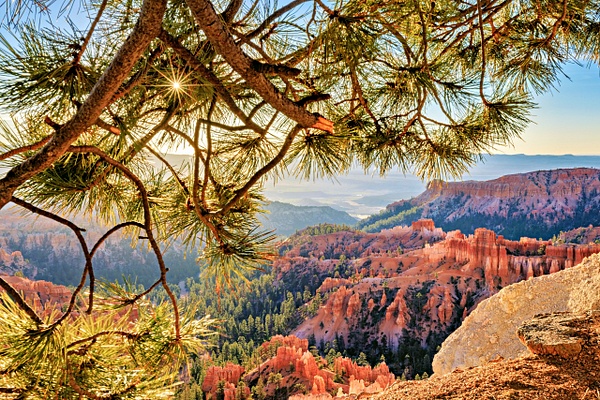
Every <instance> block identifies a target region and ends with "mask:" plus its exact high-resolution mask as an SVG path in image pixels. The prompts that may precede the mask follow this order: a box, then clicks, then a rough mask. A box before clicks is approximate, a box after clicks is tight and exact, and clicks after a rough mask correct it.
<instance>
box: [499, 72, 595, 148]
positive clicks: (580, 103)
mask: <svg viewBox="0 0 600 400" xmlns="http://www.w3.org/2000/svg"><path fill="white" fill-rule="evenodd" d="M565 72H566V74H567V75H568V76H569V77H570V78H571V79H570V80H569V79H566V78H563V79H562V80H561V83H560V85H559V86H558V87H557V90H555V91H553V92H551V93H546V94H544V95H543V96H540V97H538V98H537V99H536V100H535V101H536V102H537V103H538V108H537V109H536V110H533V115H532V119H533V121H534V123H533V124H530V125H529V126H528V128H527V129H526V131H525V133H524V134H523V135H522V140H515V142H514V146H513V147H504V148H499V149H498V152H499V153H504V154H521V153H522V154H576V155H600V70H599V69H598V67H597V66H594V65H592V66H589V67H586V66H578V65H574V64H571V65H567V66H566V68H565Z"/></svg>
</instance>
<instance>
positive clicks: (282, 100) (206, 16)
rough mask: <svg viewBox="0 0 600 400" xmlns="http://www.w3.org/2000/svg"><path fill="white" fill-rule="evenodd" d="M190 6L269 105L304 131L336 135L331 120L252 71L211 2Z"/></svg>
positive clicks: (218, 47)
mask: <svg viewBox="0 0 600 400" xmlns="http://www.w3.org/2000/svg"><path fill="white" fill-rule="evenodd" d="M186 3H187V5H188V6H189V7H190V9H191V10H192V14H193V15H194V17H195V19H196V22H197V23H198V25H199V26H200V27H201V28H202V30H203V31H204V33H205V34H206V36H207V37H208V39H209V40H210V42H211V43H212V45H213V46H214V48H215V50H216V51H217V52H218V53H219V54H220V55H221V56H222V57H223V58H224V59H225V60H226V61H227V62H228V63H229V65H231V67H232V68H233V69H234V70H235V71H236V72H237V73H238V74H240V76H241V77H242V78H243V79H244V80H245V81H246V82H247V83H248V84H249V85H250V87H251V88H252V89H254V90H255V91H256V92H257V93H258V94H259V95H260V96H261V97H262V98H263V99H264V100H265V101H266V102H267V103H269V104H270V105H271V106H272V107H273V108H275V109H276V110H278V111H280V112H281V113H283V114H284V115H286V116H287V117H288V118H290V119H292V120H294V121H296V122H297V123H299V124H300V126H302V127H304V128H315V129H321V130H324V131H326V132H329V133H332V132H333V123H332V122H331V121H329V120H327V119H325V118H323V117H322V116H320V115H315V114H312V113H310V112H308V111H307V110H306V109H304V108H303V107H300V106H298V105H297V104H295V103H294V102H292V101H291V100H289V99H287V98H286V97H284V96H283V95H282V94H281V93H280V92H279V91H278V90H277V88H276V87H275V86H274V85H273V84H272V83H271V82H270V81H269V80H268V79H267V78H266V77H265V76H264V75H263V74H260V73H258V72H257V71H255V70H254V69H253V68H252V60H251V59H250V58H249V57H248V56H247V55H246V54H244V53H243V51H242V50H241V49H240V48H239V47H238V45H237V44H236V43H235V41H234V40H233V37H232V36H231V34H230V33H229V31H228V30H227V29H226V27H225V26H224V25H223V23H222V22H221V20H220V19H219V16H218V14H217V13H216V12H215V9H214V7H213V5H212V3H211V2H210V1H208V0H186Z"/></svg>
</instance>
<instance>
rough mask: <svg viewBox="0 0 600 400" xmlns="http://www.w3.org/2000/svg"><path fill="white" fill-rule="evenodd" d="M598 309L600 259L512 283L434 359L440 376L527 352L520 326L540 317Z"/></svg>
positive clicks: (476, 312)
mask: <svg viewBox="0 0 600 400" xmlns="http://www.w3.org/2000/svg"><path fill="white" fill-rule="evenodd" d="M598 309H600V255H598V254H595V255H593V256H590V257H588V258H587V259H585V260H584V261H583V262H582V263H581V264H580V265H578V266H576V267H575V268H570V269H567V270H564V271H560V272H557V273H554V274H551V275H545V276H541V277H537V278H533V279H529V280H526V281H523V282H519V283H516V284H514V285H510V286H508V287H506V288H504V289H502V290H501V291H500V292H498V293H497V294H496V295H494V296H492V297H490V298H489V299H487V300H484V301H482V302H481V304H479V306H478V307H477V308H476V309H475V310H474V311H473V312H472V313H471V314H470V315H469V316H468V317H467V318H466V319H465V321H464V322H463V324H462V325H461V326H460V328H458V329H457V330H456V331H455V332H454V333H452V334H451V335H450V336H449V337H448V338H447V339H446V341H444V343H443V344H442V347H441V349H440V351H439V352H438V353H437V354H436V356H435V358H434V359H433V370H434V372H435V373H436V374H445V373H448V372H451V371H453V370H454V369H456V368H468V367H473V366H477V365H481V364H483V363H486V362H488V361H490V360H492V359H495V358H497V357H503V358H515V357H519V356H522V355H526V354H527V353H528V351H527V348H526V347H525V346H524V345H523V344H522V343H521V342H520V340H519V339H518V337H517V334H516V331H517V328H518V327H519V326H520V325H521V324H522V323H523V322H524V321H526V320H529V319H531V318H532V317H534V316H535V315H537V314H545V313H552V312H563V311H569V312H573V313H576V314H579V313H583V312H586V311H588V310H598Z"/></svg>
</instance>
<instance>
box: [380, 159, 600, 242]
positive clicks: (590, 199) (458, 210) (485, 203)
mask: <svg viewBox="0 0 600 400" xmlns="http://www.w3.org/2000/svg"><path fill="white" fill-rule="evenodd" d="M386 209H387V212H388V213H386V214H385V217H386V218H389V216H390V215H393V214H399V213H401V212H403V211H404V212H406V211H407V210H411V212H410V213H408V214H407V216H406V218H407V219H410V220H412V219H414V218H415V217H416V218H431V219H433V220H434V221H435V223H436V225H437V226H440V227H442V228H444V229H445V230H453V229H460V230H461V231H463V232H467V233H472V232H473V231H474V229H476V228H479V227H485V228H488V229H492V230H494V231H495V232H497V233H499V234H502V235H504V236H505V237H508V238H512V239H519V238H520V237H521V236H531V237H536V238H538V237H543V238H550V237H551V236H552V235H554V234H558V232H559V231H567V230H571V229H575V228H578V227H580V226H587V225H589V224H592V225H595V226H598V225H600V213H599V212H598V211H600V170H598V169H593V168H574V169H557V170H550V171H535V172H528V173H523V174H514V175H506V176H503V177H500V178H498V179H494V180H490V181H462V182H442V181H433V182H431V183H430V184H429V185H428V188H427V190H426V191H425V192H423V193H421V194H420V195H419V196H416V197H414V198H412V199H409V200H401V201H398V202H395V203H392V204H390V205H388V206H387V208H386ZM370 219H371V220H372V221H371V222H370V223H375V222H377V216H373V217H370ZM407 222H408V221H405V220H403V218H400V219H399V220H398V221H397V224H399V225H401V224H406V223H407ZM385 227H389V226H385Z"/></svg>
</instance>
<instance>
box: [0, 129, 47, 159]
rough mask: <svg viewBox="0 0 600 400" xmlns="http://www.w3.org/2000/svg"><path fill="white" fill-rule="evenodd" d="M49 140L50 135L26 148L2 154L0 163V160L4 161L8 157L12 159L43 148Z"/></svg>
mask: <svg viewBox="0 0 600 400" xmlns="http://www.w3.org/2000/svg"><path fill="white" fill-rule="evenodd" d="M50 139H52V135H49V136H46V137H45V138H43V139H42V140H40V141H38V142H35V143H33V144H30V145H27V146H22V147H19V148H16V149H12V150H9V151H7V152H6V153H2V154H0V161H2V160H6V159H8V158H10V157H14V156H16V155H17V154H21V153H25V152H28V151H33V150H37V149H39V148H41V147H43V146H44V145H45V144H46V143H48V142H49V141H50Z"/></svg>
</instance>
